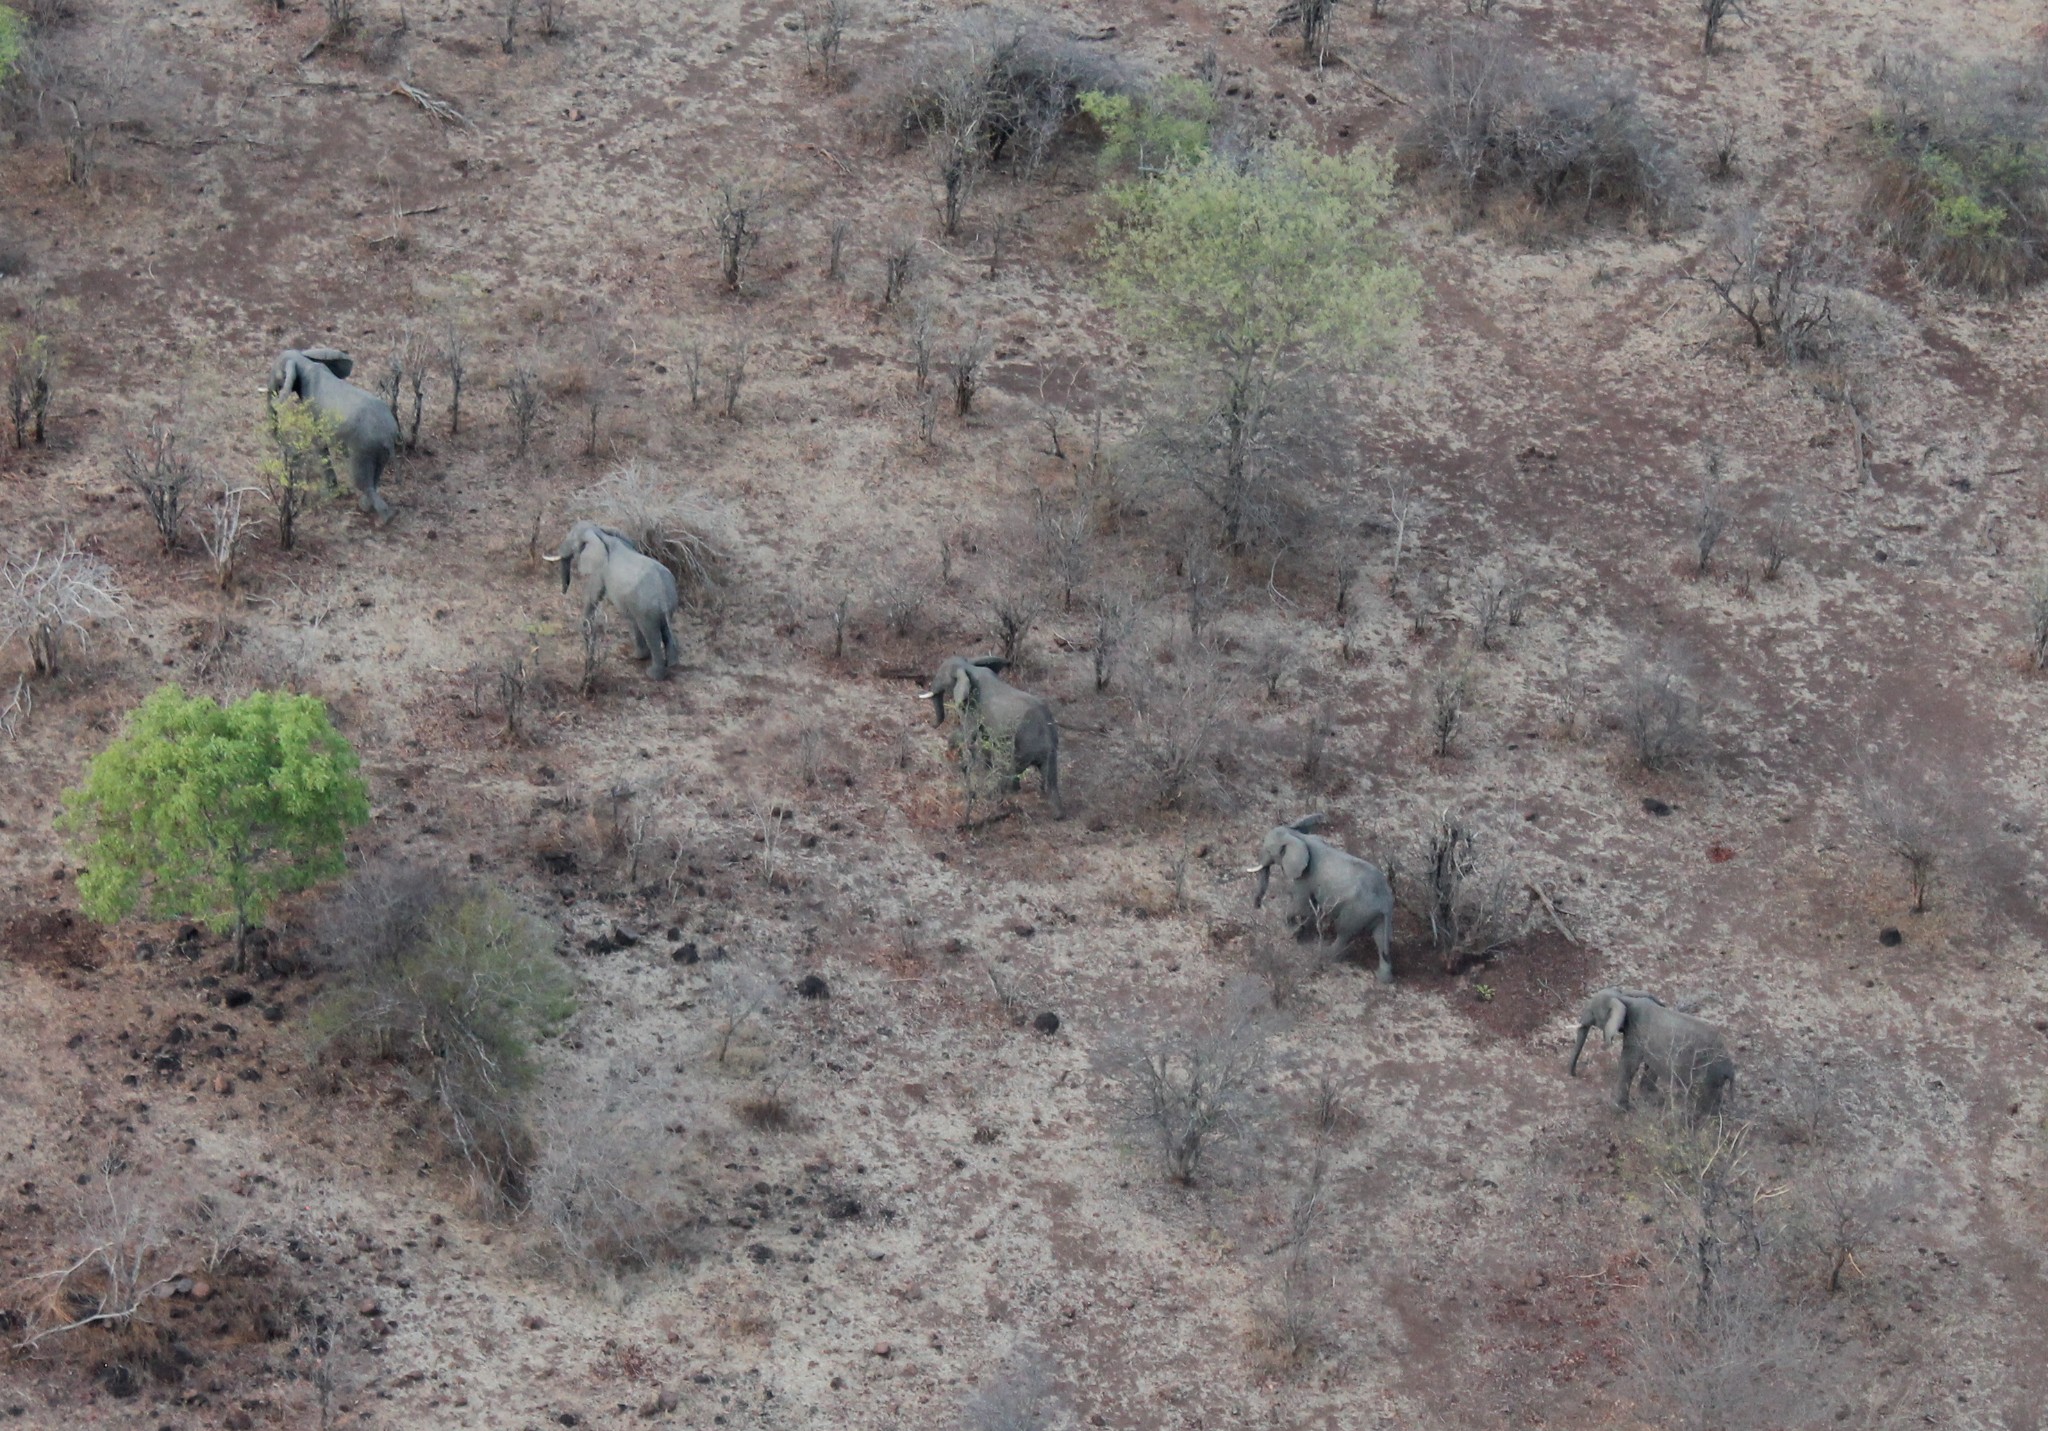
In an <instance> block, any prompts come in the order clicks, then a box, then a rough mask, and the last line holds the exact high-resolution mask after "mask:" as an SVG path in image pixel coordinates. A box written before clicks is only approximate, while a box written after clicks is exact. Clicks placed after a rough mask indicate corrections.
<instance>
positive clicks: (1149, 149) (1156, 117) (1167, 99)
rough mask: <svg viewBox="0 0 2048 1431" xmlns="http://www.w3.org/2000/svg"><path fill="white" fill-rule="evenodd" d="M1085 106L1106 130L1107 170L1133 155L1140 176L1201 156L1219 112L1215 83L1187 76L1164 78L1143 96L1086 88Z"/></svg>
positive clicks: (1104, 157)
mask: <svg viewBox="0 0 2048 1431" xmlns="http://www.w3.org/2000/svg"><path fill="white" fill-rule="evenodd" d="M1080 105H1081V112H1082V113H1083V114H1085V115H1087V116H1088V117H1089V118H1090V119H1092V120H1094V121H1095V125H1096V127H1097V128H1098V129H1100V130H1101V131H1102V166H1103V168H1105V169H1115V168H1118V167H1120V166H1121V165H1122V164H1123V162H1124V161H1125V160H1126V159H1128V160H1131V161H1132V162H1133V164H1134V165H1135V166H1136V168H1137V171H1138V173H1139V174H1141V175H1150V174H1156V173H1158V172H1160V171H1161V170H1163V169H1165V168H1166V167H1168V166H1169V165H1173V164H1182V163H1187V162H1188V161H1190V160H1193V159H1197V158H1199V157H1200V156H1201V155H1202V154H1203V152H1204V151H1206V150H1207V149H1208V147H1209V127H1210V126H1211V125H1212V124H1214V123H1215V122H1216V116H1217V113H1218V106H1217V103H1216V91H1215V89H1214V87H1213V86H1210V85H1206V84H1203V83H1202V82H1201V81H1200V80H1194V79H1188V78H1185V77H1184V76H1172V77H1169V78H1167V79H1163V80H1161V81H1159V83H1158V84H1157V85H1156V86H1154V87H1153V88H1152V89H1151V90H1149V91H1147V92H1146V93H1144V94H1109V93H1107V92H1105V91H1103V90H1099V89H1091V90H1087V91H1084V92H1083V93H1082V95H1081V97H1080Z"/></svg>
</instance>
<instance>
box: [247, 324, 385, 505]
mask: <svg viewBox="0 0 2048 1431" xmlns="http://www.w3.org/2000/svg"><path fill="white" fill-rule="evenodd" d="M355 366H356V364H355V359H353V358H351V357H350V356H349V355H348V354H346V353H344V352H342V351H340V350H339V349H337V348H303V349H301V348H288V349H286V350H285V351H284V352H283V353H281V354H279V355H278V359H277V362H276V364H275V365H274V366H273V367H272V368H271V370H270V386H269V389H268V391H269V397H270V400H271V401H272V402H273V403H274V402H275V401H276V400H277V395H278V394H279V393H289V394H291V395H292V396H294V397H297V398H300V399H302V400H303V401H304V402H305V404H306V405H307V406H308V407H310V408H312V409H313V412H314V413H315V414H316V415H317V416H318V417H319V418H320V419H321V421H323V422H325V423H329V424H331V425H332V427H333V433H334V435H333V438H332V441H331V444H330V446H329V449H328V454H327V475H328V478H329V479H330V480H332V479H333V477H334V459H335V455H336V454H335V449H336V448H339V449H340V454H341V455H342V456H343V457H345V458H346V459H347V461H348V469H349V481H350V482H352V483H353V484H354V485H355V489H356V493H357V495H358V496H359V497H360V498H361V499H362V504H363V510H364V511H365V512H375V513H376V514H377V520H378V522H379V523H383V522H387V521H389V520H390V519H391V504H390V503H389V502H386V501H385V500H384V498H383V495H382V494H381V493H379V492H378V491H377V483H378V481H379V480H380V479H381V478H382V477H383V476H384V469H385V468H386V467H388V466H389V465H390V463H391V457H392V454H393V453H395V452H396V451H397V450H398V419H397V418H395V417H393V416H392V415H391V408H390V406H389V405H388V404H386V403H385V401H384V399H383V398H381V397H379V396H377V394H375V393H373V392H366V391H364V390H363V389H362V388H359V387H357V386H356V385H355V384H354V383H352V382H349V381H347V378H348V375H349V374H350V373H352V372H354V371H355Z"/></svg>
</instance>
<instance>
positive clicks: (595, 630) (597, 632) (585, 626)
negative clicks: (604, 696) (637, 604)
mask: <svg viewBox="0 0 2048 1431" xmlns="http://www.w3.org/2000/svg"><path fill="white" fill-rule="evenodd" d="M608 624H609V623H608V622H607V621H606V620H605V608H604V606H602V605H598V606H593V607H591V608H590V610H588V611H586V612H584V613H583V620H582V623H581V624H580V625H579V626H578V627H577V635H578V636H579V637H580V638H581V645H580V647H579V649H580V650H581V651H582V652H583V668H582V674H581V675H579V676H578V677H577V680H576V694H578V695H580V696H582V697H583V699H585V700H586V701H587V700H589V699H590V698H591V697H592V696H594V695H596V694H597V688H598V685H599V683H600V682H601V681H602V680H603V678H604V638H605V631H606V627H607V625H608Z"/></svg>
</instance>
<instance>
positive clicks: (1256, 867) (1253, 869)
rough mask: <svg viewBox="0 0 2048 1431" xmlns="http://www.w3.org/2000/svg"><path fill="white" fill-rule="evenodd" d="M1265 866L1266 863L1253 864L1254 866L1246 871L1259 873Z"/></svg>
mask: <svg viewBox="0 0 2048 1431" xmlns="http://www.w3.org/2000/svg"><path fill="white" fill-rule="evenodd" d="M1264 868H1265V866H1264V865H1253V866H1252V867H1251V868H1250V869H1248V870H1246V871H1245V873H1246V874H1257V873H1258V872H1259V871H1260V870H1262V869H1264Z"/></svg>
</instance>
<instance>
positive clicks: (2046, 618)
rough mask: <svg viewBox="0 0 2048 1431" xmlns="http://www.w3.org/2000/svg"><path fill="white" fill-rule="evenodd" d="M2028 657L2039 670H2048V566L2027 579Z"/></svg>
mask: <svg viewBox="0 0 2048 1431" xmlns="http://www.w3.org/2000/svg"><path fill="white" fill-rule="evenodd" d="M2025 610H2026V614H2027V659H2028V660H2029V661H2030V662H2031V663H2032V664H2033V668H2034V669H2035V670H2037V671H2044V670H2048V567H2043V568H2041V570H2039V571H2037V572H2035V573H2034V574H2033V575H2032V576H2031V577H2029V578H2028V579H2027V585H2026V591H2025Z"/></svg>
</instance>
